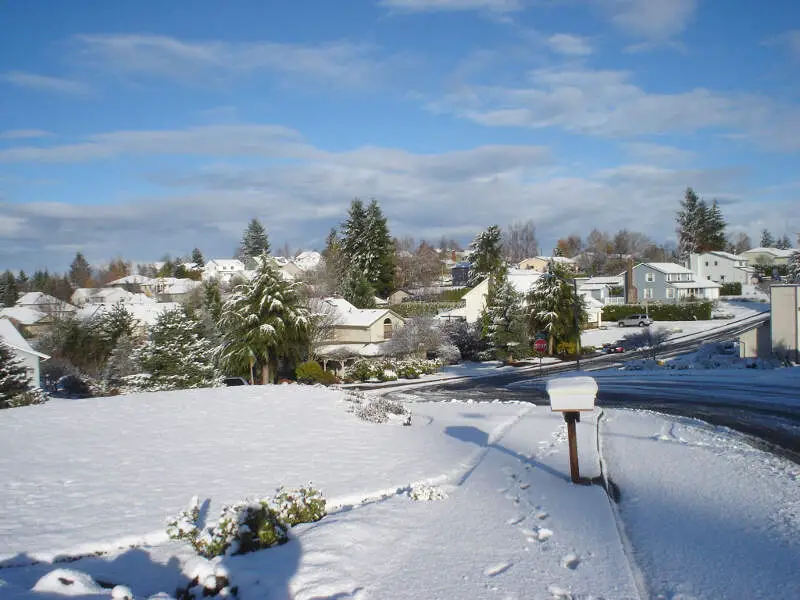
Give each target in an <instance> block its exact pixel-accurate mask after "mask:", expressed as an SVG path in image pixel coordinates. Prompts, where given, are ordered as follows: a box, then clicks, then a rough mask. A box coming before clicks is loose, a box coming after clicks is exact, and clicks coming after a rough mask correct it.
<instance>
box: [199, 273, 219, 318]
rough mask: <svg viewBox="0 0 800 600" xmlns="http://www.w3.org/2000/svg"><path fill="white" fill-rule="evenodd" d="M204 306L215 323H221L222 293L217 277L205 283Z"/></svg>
mask: <svg viewBox="0 0 800 600" xmlns="http://www.w3.org/2000/svg"><path fill="white" fill-rule="evenodd" d="M203 308H204V310H205V311H206V312H207V313H208V315H209V316H210V317H211V319H212V320H213V321H214V323H219V319H220V317H221V316H222V295H221V293H220V289H219V281H217V280H216V279H210V280H208V281H206V282H204V283H203Z"/></svg>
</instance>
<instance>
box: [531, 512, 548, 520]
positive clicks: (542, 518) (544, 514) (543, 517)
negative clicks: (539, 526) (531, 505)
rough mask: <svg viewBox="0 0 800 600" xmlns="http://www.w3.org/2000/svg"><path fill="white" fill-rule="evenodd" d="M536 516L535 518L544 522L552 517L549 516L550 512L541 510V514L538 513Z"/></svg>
mask: <svg viewBox="0 0 800 600" xmlns="http://www.w3.org/2000/svg"><path fill="white" fill-rule="evenodd" d="M534 516H535V517H536V518H537V519H539V520H540V521H544V520H545V519H546V518H547V517H549V516H550V515H549V514H548V512H547V511H546V510H540V511H539V512H537V513H536V514H535V515H534Z"/></svg>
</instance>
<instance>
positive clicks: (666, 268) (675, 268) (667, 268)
mask: <svg viewBox="0 0 800 600" xmlns="http://www.w3.org/2000/svg"><path fill="white" fill-rule="evenodd" d="M636 266H637V267H639V266H644V267H647V268H649V269H655V270H656V271H661V272H662V273H691V274H694V271H692V270H691V269H687V268H686V267H684V266H683V265H679V264H676V263H639V264H638V265H636Z"/></svg>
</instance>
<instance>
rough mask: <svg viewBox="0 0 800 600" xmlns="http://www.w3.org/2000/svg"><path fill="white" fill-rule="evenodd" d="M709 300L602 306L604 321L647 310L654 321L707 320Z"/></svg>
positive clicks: (709, 308) (709, 309)
mask: <svg viewBox="0 0 800 600" xmlns="http://www.w3.org/2000/svg"><path fill="white" fill-rule="evenodd" d="M711 309H712V304H711V302H687V303H683V304H649V305H647V306H644V305H643V304H608V305H606V306H604V307H603V320H604V321H617V320H619V319H620V318H621V317H627V316H628V315H636V314H640V313H644V312H647V313H649V314H650V317H651V318H652V319H653V320H655V321H695V320H699V321H708V320H710V319H711Z"/></svg>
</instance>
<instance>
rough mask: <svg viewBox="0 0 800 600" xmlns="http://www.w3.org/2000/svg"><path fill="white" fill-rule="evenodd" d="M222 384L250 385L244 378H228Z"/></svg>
mask: <svg viewBox="0 0 800 600" xmlns="http://www.w3.org/2000/svg"><path fill="white" fill-rule="evenodd" d="M222 383H224V384H225V385H227V386H237V385H250V384H249V383H247V379H245V378H244V377H226V378H225V379H223V380H222Z"/></svg>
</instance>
